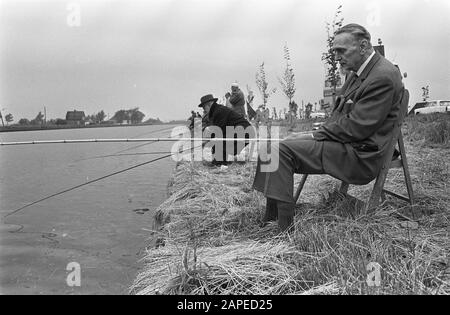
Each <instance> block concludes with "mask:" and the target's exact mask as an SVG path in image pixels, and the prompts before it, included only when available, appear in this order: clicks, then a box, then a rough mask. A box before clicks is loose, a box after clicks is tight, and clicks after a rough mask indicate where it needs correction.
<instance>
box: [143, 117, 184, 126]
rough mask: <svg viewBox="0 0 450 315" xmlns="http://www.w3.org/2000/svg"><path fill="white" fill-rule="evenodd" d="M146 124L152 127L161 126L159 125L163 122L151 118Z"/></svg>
mask: <svg viewBox="0 0 450 315" xmlns="http://www.w3.org/2000/svg"><path fill="white" fill-rule="evenodd" d="M172 122H173V121H172ZM145 123H146V124H150V125H159V124H162V121H161V120H159V118H156V119H154V118H149V119H147V120H146V121H145ZM183 123H184V121H183Z"/></svg>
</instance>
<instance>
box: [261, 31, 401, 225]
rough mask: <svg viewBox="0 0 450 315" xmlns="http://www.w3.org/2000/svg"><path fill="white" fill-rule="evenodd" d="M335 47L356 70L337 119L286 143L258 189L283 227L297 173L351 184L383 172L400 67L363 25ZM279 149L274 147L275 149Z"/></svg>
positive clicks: (342, 34)
mask: <svg viewBox="0 0 450 315" xmlns="http://www.w3.org/2000/svg"><path fill="white" fill-rule="evenodd" d="M333 50H334V51H335V53H336V59H337V60H338V61H339V62H340V65H341V67H342V68H344V70H346V71H349V72H350V73H351V74H350V75H349V77H348V78H347V80H346V82H345V84H344V86H343V87H342V95H340V96H339V97H338V99H337V102H336V106H335V108H334V110H333V114H332V117H331V118H330V119H329V120H328V121H327V122H326V123H325V124H324V125H323V126H322V127H321V128H320V129H319V130H317V131H314V132H312V133H309V134H295V135H293V136H290V137H288V138H287V139H285V140H284V141H282V142H280V143H279V145H278V146H276V148H275V150H278V151H277V152H278V153H279V167H278V169H277V170H276V171H274V172H266V173H263V172H261V162H258V167H257V171H256V175H255V180H254V188H255V189H256V190H258V191H261V192H263V193H264V194H265V196H266V197H267V208H266V215H265V219H264V220H265V221H272V220H276V218H277V216H278V224H279V226H280V229H281V230H286V229H288V228H289V227H291V224H292V222H293V215H294V197H293V189H294V187H293V184H294V182H293V175H294V173H300V174H330V175H331V176H333V177H335V178H338V179H340V180H343V181H345V182H347V183H349V184H361V185H363V184H367V183H369V182H370V181H372V180H373V179H374V178H375V177H376V176H377V174H378V173H379V171H380V168H381V166H382V157H383V155H384V154H385V152H386V150H387V146H388V143H389V142H390V140H391V138H392V136H393V134H392V131H393V129H394V125H395V123H396V122H397V121H398V118H399V111H400V101H401V97H402V95H403V91H404V87H403V83H402V78H401V74H400V72H399V70H398V69H397V68H396V67H395V66H394V65H393V64H392V63H390V62H389V61H387V60H386V59H385V58H384V57H382V56H381V55H379V54H378V53H376V52H375V51H374V49H373V47H372V45H371V43H370V34H369V33H368V32H367V30H366V29H365V28H364V27H362V26H360V25H357V24H349V25H346V26H344V27H342V28H341V29H340V30H338V32H337V33H336V36H335V40H334V44H333ZM272 152H274V148H273V149H272Z"/></svg>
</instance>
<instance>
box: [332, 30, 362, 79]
mask: <svg viewBox="0 0 450 315" xmlns="http://www.w3.org/2000/svg"><path fill="white" fill-rule="evenodd" d="M363 48H364V47H363V46H362V44H361V42H360V41H358V40H357V39H356V38H354V37H353V35H351V34H348V33H341V34H338V35H336V37H335V38H334V43H333V48H332V49H333V50H334V52H335V54H336V61H338V62H339V64H340V65H341V67H342V68H343V69H344V70H352V71H355V72H356V71H358V69H359V67H360V66H361V65H362V64H363V63H364V52H363V51H364V50H363Z"/></svg>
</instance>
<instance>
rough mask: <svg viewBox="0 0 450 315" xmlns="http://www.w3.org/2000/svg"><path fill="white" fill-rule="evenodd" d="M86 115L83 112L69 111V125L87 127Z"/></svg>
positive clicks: (67, 117)
mask: <svg viewBox="0 0 450 315" xmlns="http://www.w3.org/2000/svg"><path fill="white" fill-rule="evenodd" d="M85 118H86V115H85V114H84V112H83V111H77V110H73V111H68V112H67V114H66V121H67V124H68V125H77V126H84V125H85Z"/></svg>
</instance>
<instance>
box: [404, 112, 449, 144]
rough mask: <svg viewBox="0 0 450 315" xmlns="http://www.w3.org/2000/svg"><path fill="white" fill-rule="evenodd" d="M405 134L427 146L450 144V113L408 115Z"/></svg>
mask: <svg viewBox="0 0 450 315" xmlns="http://www.w3.org/2000/svg"><path fill="white" fill-rule="evenodd" d="M404 134H405V136H407V137H408V139H409V140H410V141H413V142H416V143H421V144H423V145H427V146H444V147H447V148H448V147H449V146H450V114H449V113H434V114H428V115H415V116H408V117H407V118H406V119H405V128H404Z"/></svg>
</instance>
